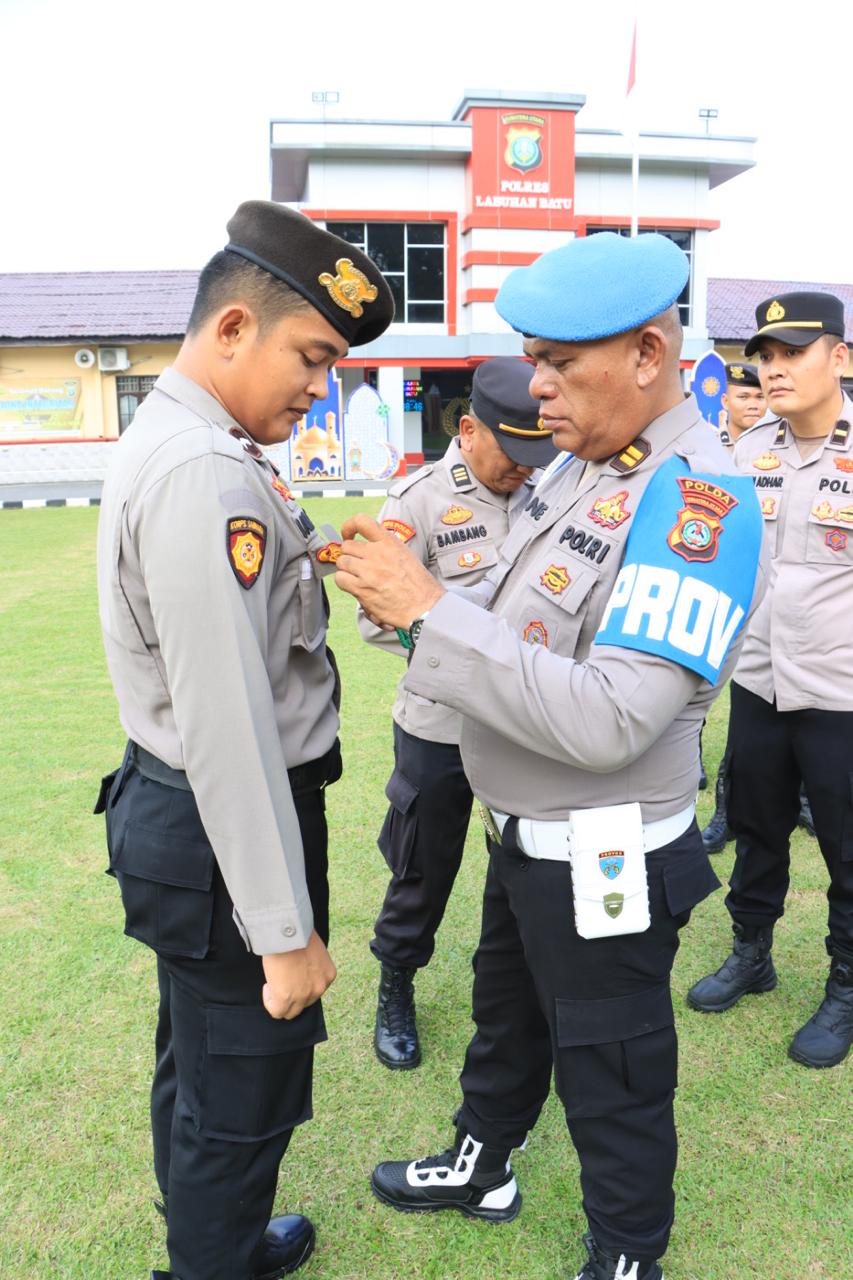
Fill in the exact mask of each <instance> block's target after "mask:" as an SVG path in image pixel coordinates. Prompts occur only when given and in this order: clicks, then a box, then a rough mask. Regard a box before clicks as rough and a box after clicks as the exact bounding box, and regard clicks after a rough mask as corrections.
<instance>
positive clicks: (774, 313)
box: [339, 264, 785, 324]
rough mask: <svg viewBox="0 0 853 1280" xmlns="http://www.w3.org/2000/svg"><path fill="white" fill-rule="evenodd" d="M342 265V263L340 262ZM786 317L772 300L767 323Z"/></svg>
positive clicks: (766, 318)
mask: <svg viewBox="0 0 853 1280" xmlns="http://www.w3.org/2000/svg"><path fill="white" fill-rule="evenodd" d="M339 265H340V264H339ZM784 319H785V308H784V307H783V306H782V303H781V302H771V303H770V306H769V307H768V308H767V315H766V316H765V317H764V320H765V323H766V324H772V323H773V321H774V320H784Z"/></svg>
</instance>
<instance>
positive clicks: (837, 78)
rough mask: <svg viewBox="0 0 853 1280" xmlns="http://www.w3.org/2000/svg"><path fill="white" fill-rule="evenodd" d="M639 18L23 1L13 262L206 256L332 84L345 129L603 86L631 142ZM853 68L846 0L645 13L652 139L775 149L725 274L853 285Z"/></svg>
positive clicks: (9, 40)
mask: <svg viewBox="0 0 853 1280" xmlns="http://www.w3.org/2000/svg"><path fill="white" fill-rule="evenodd" d="M635 8H636V6H635V5H634V4H633V3H628V2H627V0H626V2H624V3H620V2H619V0H607V2H606V3H603V4H598V5H590V4H589V2H588V0H584V2H583V3H582V4H576V3H573V0H562V2H560V3H553V2H552V0H538V2H537V3H534V4H528V5H517V6H500V7H499V6H498V5H496V4H495V3H494V0H492V2H491V3H479V2H478V0H468V2H467V3H464V4H461V3H459V0H452V2H449V0H419V2H416V3H405V0H403V2H402V3H401V0H392V2H389V0H313V2H311V0H306V2H304V3H294V2H293V0H277V2H276V0H228V3H225V2H224V0H144V2H143V3H133V4H128V3H126V2H125V0H0V40H2V48H3V52H4V58H3V73H2V78H0V120H2V139H3V145H2V152H0V156H2V161H0V163H1V164H2V167H1V168H0V175H2V177H0V270H2V271H54V270H65V271H70V270H102V269H120V268H158V267H160V268H166V267H196V266H200V265H201V264H202V263H203V262H204V261H205V260H206V259H207V258H208V257H209V256H210V255H211V254H212V253H213V252H215V250H217V249H219V248H221V247H222V244H223V237H224V225H225V222H226V221H227V219H228V217H229V216H230V214H231V213H232V212H233V210H234V208H235V207H236V206H237V204H239V202H240V201H241V200H244V199H248V198H257V197H260V198H268V197H269V150H268V141H269V121H270V119H271V118H275V117H284V116H287V117H294V116H295V117H301V116H306V117H310V116H312V115H316V113H317V112H318V110H319V109H318V108H317V107H315V106H314V105H313V104H312V101H311V91H312V90H316V89H335V90H337V91H338V92H339V93H340V96H341V102H340V106H339V107H336V108H332V109H330V112H329V114H330V115H331V114H332V113H333V112H334V114H337V115H339V116H344V117H347V118H354V117H373V118H376V117H380V118H388V117H397V118H401V119H418V118H423V119H439V120H446V119H449V118H450V116H451V114H452V112H453V109H454V108H455V106H456V105H457V103H458V101H459V99H460V98H461V97H462V94H463V92H464V90H465V89H466V88H468V89H470V88H476V89H488V88H495V87H498V86H500V87H501V88H503V89H507V90H512V89H518V90H537V91H538V90H547V91H551V92H573V93H582V94H585V95H586V98H587V102H586V105H585V106H584V108H583V109H582V111H581V113H580V115H579V117H578V124H579V126H584V125H586V126H602V127H609V128H621V127H622V126H623V124H624V121H625V110H624V106H625V88H626V81H627V70H628V56H629V48H630V40H631V31H632V26H633V19H634V12H635ZM505 14H506V15H507V16H504V15H505ZM851 76H853V5H851V4H850V3H845V2H843V0H816V2H815V3H813V4H812V5H810V6H806V5H803V4H798V5H797V6H794V5H793V4H790V3H781V2H780V0H776V3H775V4H772V5H764V6H746V5H743V4H734V3H729V2H728V0H724V2H723V3H719V4H717V5H716V6H713V7H712V6H704V5H703V6H699V5H694V4H691V3H689V2H688V0H681V3H671V2H670V0H662V2H659V3H655V4H646V5H644V6H642V9H641V18H640V25H639V37H638V73H637V89H636V90H635V92H637V93H638V94H639V104H638V107H639V114H640V124H641V127H642V128H646V129H668V130H673V131H680V132H688V131H695V130H698V129H700V128H702V126H701V124H700V121H699V119H698V116H697V112H698V109H699V108H700V107H715V108H716V109H717V110H718V111H719V116H718V119H717V120H716V121H715V124H714V130H715V132H719V133H721V134H735V135H751V136H755V137H757V139H758V141H757V144H756V148H755V155H756V160H757V165H756V167H755V169H754V170H752V171H750V172H749V173H746V174H743V175H741V176H740V177H738V178H736V179H734V180H733V181H731V182H729V183H726V184H724V185H723V186H722V187H719V188H717V190H716V191H714V192H712V193H711V202H712V204H711V211H710V212H711V216H712V217H716V218H719V219H720V221H721V222H722V224H723V225H722V228H721V229H720V230H719V231H717V232H715V233H714V234H713V235H712V236H711V237H710V246H711V247H710V271H711V274H712V275H732V276H756V277H762V278H784V279H791V280H812V281H822V282H833V281H836V282H851V281H853V198H851V197H853V154H851V153H852V152H853V148H852V147H851V122H850V120H851V117H850V101H851V93H850V88H849V83H850V79H851ZM640 180H641V182H642V172H641V178H640ZM624 212H625V213H628V210H627V209H626V210H624Z"/></svg>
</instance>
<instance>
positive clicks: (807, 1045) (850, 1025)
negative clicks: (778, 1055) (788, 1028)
mask: <svg viewBox="0 0 853 1280" xmlns="http://www.w3.org/2000/svg"><path fill="white" fill-rule="evenodd" d="M830 947H831V943H829V942H828V943H827V950H829V954H830V956H831V957H832V961H831V964H830V967H829V977H828V979H827V982H826V995H825V996H824V998H823V1000H822V1001H821V1003H820V1006H819V1008H818V1010H817V1013H815V1015H814V1016H813V1017H811V1018H809V1020H808V1022H807V1023H806V1024H805V1026H804V1027H800V1029H799V1031H798V1032H797V1034H796V1035H795V1036H794V1038H793V1040H792V1041H791V1045H790V1048H789V1049H788V1056H789V1057H790V1058H793V1059H794V1061H795V1062H802V1063H803V1065H804V1066H806V1067H835V1066H837V1065H838V1063H839V1062H843V1061H844V1059H845V1058H846V1057H847V1054H848V1052H849V1049H850V1045H851V1043H853V959H851V958H848V957H846V956H837V955H833V953H832V951H831V950H830Z"/></svg>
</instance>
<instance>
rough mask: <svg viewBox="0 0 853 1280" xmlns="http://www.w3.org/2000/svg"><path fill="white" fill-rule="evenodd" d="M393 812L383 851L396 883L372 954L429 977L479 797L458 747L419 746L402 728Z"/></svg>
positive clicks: (421, 741) (397, 731) (390, 790)
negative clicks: (425, 971) (427, 968)
mask: <svg viewBox="0 0 853 1280" xmlns="http://www.w3.org/2000/svg"><path fill="white" fill-rule="evenodd" d="M385 794H386V796H387V797H388V799H389V801H390V804H389V807H388V812H387V814H386V815H385V821H384V823H383V824H382V830H381V831H380V833H379V839H378V842H377V843H378V844H379V848H380V850H381V852H382V855H383V857H384V858H385V861H386V862H387V863H388V868H389V870H390V872H391V880H390V883H389V885H388V889H387V891H386V893H385V901H384V902H383V904H382V909H381V911H380V912H379V916H378V917H377V920H376V924H375V925H374V937H373V940H372V941H371V943H370V950H371V951H372V952H373V954H374V955H375V956H376V958H377V960H379V961H381V963H382V964H390V965H394V966H395V967H397V968H401V969H422V968H423V967H424V966H425V965H428V964H429V962H430V960H431V959H432V954H433V951H434V950H435V935H436V932H437V930H438V927H439V925H440V924H441V922H442V920H443V919H444V912H445V910H446V908H447V903H448V901H449V899H450V894H451V892H452V890H453V885H454V883H455V880H456V876H457V874H458V872H459V868H460V866H461V865H462V855H463V853H464V851H465V837H466V836H467V834H468V821H469V819H470V817H471V805H472V803H473V799H474V797H473V796H472V794H471V787H470V785H469V783H468V779H467V778H466V776H465V770H464V769H463V768H462V757H461V755H460V753H459V747H458V746H456V744H455V743H452V742H429V741H427V739H425V738H416V737H413V735H412V734H410V733H407V732H406V731H405V729H401V728H400V726H399V725H398V724H396V723H395V724H394V772H393V773H392V774H391V777H390V778H389V780H388V785H387V786H386V788H385Z"/></svg>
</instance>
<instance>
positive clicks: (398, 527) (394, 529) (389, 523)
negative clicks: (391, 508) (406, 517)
mask: <svg viewBox="0 0 853 1280" xmlns="http://www.w3.org/2000/svg"><path fill="white" fill-rule="evenodd" d="M382 528H383V529H387V530H388V532H389V533H393V535H394V537H395V538H399V539H400V541H401V542H411V540H412V538H414V536H415V531H414V529H413V528H412V526H411V525H410V524H406V523H405V521H403V520H383V521H382Z"/></svg>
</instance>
